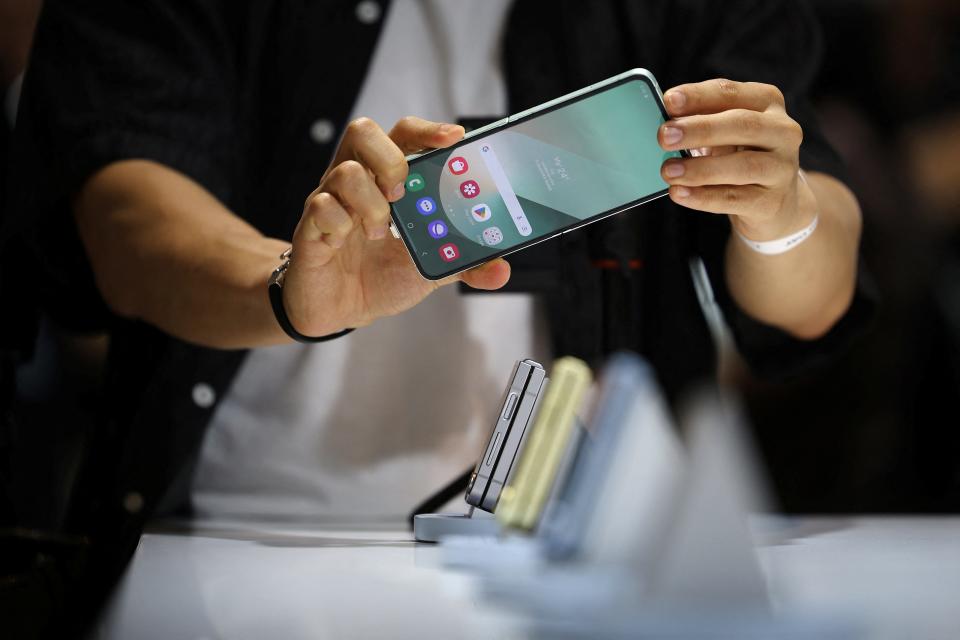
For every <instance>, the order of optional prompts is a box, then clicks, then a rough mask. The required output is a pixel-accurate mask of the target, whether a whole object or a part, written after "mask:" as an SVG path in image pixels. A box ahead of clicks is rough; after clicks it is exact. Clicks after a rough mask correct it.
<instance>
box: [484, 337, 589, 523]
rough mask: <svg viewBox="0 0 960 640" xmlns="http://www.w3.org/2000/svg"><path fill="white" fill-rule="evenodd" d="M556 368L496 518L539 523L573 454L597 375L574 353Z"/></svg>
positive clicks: (513, 521) (502, 521)
mask: <svg viewBox="0 0 960 640" xmlns="http://www.w3.org/2000/svg"><path fill="white" fill-rule="evenodd" d="M552 373H553V377H552V379H551V381H550V388H549V389H548V390H547V391H546V393H545V394H544V399H543V406H542V407H541V408H540V410H539V411H538V412H537V417H536V420H535V421H534V423H533V427H532V430H531V433H530V436H529V438H528V442H527V445H526V446H525V447H524V449H523V453H522V454H521V457H520V460H519V462H518V463H517V471H516V473H515V474H514V477H513V478H511V480H510V484H509V485H508V486H507V488H506V489H505V490H504V491H503V496H502V498H501V504H500V508H499V509H498V510H497V519H498V520H500V522H501V523H503V524H504V525H505V526H507V527H512V528H515V529H523V530H526V531H530V530H532V529H534V528H535V527H536V526H537V523H539V521H540V516H541V514H542V513H543V509H544V506H545V505H546V503H547V499H548V497H549V496H550V495H551V490H552V488H553V486H554V484H555V483H556V481H557V477H558V472H560V471H561V469H562V467H563V466H564V465H563V462H564V460H565V459H566V458H568V457H569V455H568V448H569V443H570V439H571V437H572V436H573V434H574V433H575V428H576V420H577V413H578V411H579V410H580V405H581V404H583V399H584V397H585V395H586V393H587V391H588V390H589V388H590V384H591V382H592V381H593V375H592V374H591V372H590V368H589V367H588V366H587V364H586V363H585V362H583V361H582V360H578V359H577V358H572V357H569V356H568V357H565V358H560V359H558V360H557V361H556V362H555V363H554V366H553V371H552Z"/></svg>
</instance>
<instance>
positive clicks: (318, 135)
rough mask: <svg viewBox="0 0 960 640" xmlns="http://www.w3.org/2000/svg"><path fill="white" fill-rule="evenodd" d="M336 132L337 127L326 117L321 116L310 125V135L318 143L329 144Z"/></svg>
mask: <svg viewBox="0 0 960 640" xmlns="http://www.w3.org/2000/svg"><path fill="white" fill-rule="evenodd" d="M336 133H337V129H336V127H334V126H333V123H332V122H330V121H329V120H327V119H326V118H321V119H319V120H317V121H316V122H314V123H313V124H312V125H310V137H311V138H312V139H313V141H314V142H316V143H317V144H329V143H330V142H332V141H333V136H334V135H336Z"/></svg>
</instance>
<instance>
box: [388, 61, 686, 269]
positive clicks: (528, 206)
mask: <svg viewBox="0 0 960 640" xmlns="http://www.w3.org/2000/svg"><path fill="white" fill-rule="evenodd" d="M665 118H666V114H665V112H664V110H663V107H662V103H661V101H660V98H659V95H658V93H657V90H656V89H655V88H654V86H653V85H652V84H651V83H650V81H649V80H648V79H647V78H645V77H643V76H639V75H632V76H629V77H627V78H624V79H623V80H620V81H618V82H616V83H613V84H610V85H607V86H604V87H601V88H598V89H596V90H595V91H592V92H589V93H586V94H584V95H581V96H577V97H576V98H574V99H572V100H571V101H569V102H566V101H565V102H562V103H560V104H558V105H554V106H552V107H551V108H549V109H546V110H543V111H538V112H537V113H534V114H532V115H529V116H526V117H523V118H520V119H518V120H517V121H516V122H510V123H508V124H506V125H504V126H503V127H501V128H497V129H495V130H493V131H490V132H485V133H483V134H481V135H479V136H477V137H475V138H468V139H465V140H464V141H462V142H460V143H458V144H457V145H454V146H453V147H449V148H447V149H439V150H437V151H434V152H430V153H428V154H425V155H423V156H420V157H418V158H415V159H414V160H412V161H411V162H410V172H409V175H408V177H407V181H406V194H405V195H404V197H403V198H401V199H400V200H399V201H397V202H396V203H394V205H393V215H394V222H395V224H396V227H397V228H398V230H399V232H400V234H401V236H402V237H403V238H404V242H406V244H407V248H408V249H409V250H410V253H411V254H412V255H413V256H414V261H415V262H416V263H417V266H418V268H419V269H420V272H421V273H422V274H423V275H424V276H425V277H427V278H431V279H436V278H441V277H444V276H446V275H450V274H452V273H455V272H458V271H461V270H463V269H466V268H469V267H472V266H475V265H477V264H480V263H482V262H486V261H488V260H491V259H492V258H494V257H497V256H500V255H504V254H506V253H510V252H512V251H515V250H517V249H519V248H522V247H524V246H528V245H531V244H534V243H536V242H538V241H540V240H543V239H545V238H548V237H550V236H553V235H556V234H557V233H559V232H561V231H564V230H566V229H569V228H572V227H576V226H580V225H582V224H584V223H586V222H590V221H591V220H596V219H600V218H602V217H604V216H605V215H608V214H610V213H612V212H615V211H619V210H622V209H625V208H627V207H629V206H632V205H634V204H639V203H640V202H643V201H645V200H648V199H651V198H653V197H656V196H659V195H662V194H663V193H664V192H665V191H666V189H667V184H666V183H665V182H664V181H663V179H662V178H661V177H660V165H661V164H662V163H663V161H664V160H665V159H667V158H669V157H677V156H679V155H680V154H679V153H677V152H666V151H664V150H663V149H661V148H660V145H659V144H658V143H657V129H658V127H659V126H660V125H661V124H662V123H663V122H664V121H665Z"/></svg>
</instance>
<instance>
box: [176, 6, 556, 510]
mask: <svg viewBox="0 0 960 640" xmlns="http://www.w3.org/2000/svg"><path fill="white" fill-rule="evenodd" d="M509 5H510V0H484V1H483V2H479V1H477V0H394V2H393V3H392V6H391V9H390V12H389V15H388V16H387V17H386V20H387V22H386V24H385V25H384V30H383V32H382V34H381V37H380V41H379V43H378V45H377V49H376V51H375V53H374V57H373V60H372V64H371V68H370V71H369V73H368V76H367V78H366V80H365V83H364V85H363V88H362V90H361V92H360V95H359V98H358V100H357V104H356V105H355V106H354V109H353V117H357V116H360V115H366V116H369V117H372V118H373V119H374V120H376V121H377V122H379V123H380V124H381V126H382V127H383V128H384V129H385V130H387V131H389V129H390V127H391V126H392V125H393V123H394V122H395V121H396V120H398V119H399V118H401V117H403V116H405V115H410V114H414V115H418V116H421V117H424V118H428V119H431V120H436V121H442V122H455V121H456V120H457V118H458V117H469V116H495V115H500V114H504V113H506V89H505V85H504V80H503V74H502V71H501V68H500V64H499V62H500V37H501V34H502V32H503V26H504V23H505V20H506V13H507V10H508V9H509ZM358 14H359V12H358ZM367 17H369V13H368V14H367ZM331 64H335V61H331ZM304 135H308V132H304ZM304 195H305V196H306V194H304ZM387 241H390V242H392V241H394V240H393V239H392V238H391V239H389V240H387ZM536 307H537V303H536V302H535V300H534V298H533V297H532V296H529V295H523V294H492V295H478V296H464V295H461V294H460V293H459V292H458V291H457V289H456V287H454V286H449V287H445V288H443V289H441V290H440V291H438V292H436V293H434V294H433V295H431V296H430V297H429V298H427V299H426V300H425V301H424V302H423V303H421V304H420V305H418V306H417V307H415V308H414V309H412V310H410V311H408V312H406V313H404V314H402V315H399V316H395V317H390V318H383V319H380V320H378V321H376V322H375V323H374V324H373V325H371V326H369V327H364V328H361V329H358V330H357V331H355V332H353V333H352V334H350V335H348V336H346V337H344V338H340V339H338V340H334V341H331V342H326V343H320V344H316V345H290V346H282V347H272V348H267V349H257V350H254V351H253V352H251V353H250V355H249V357H248V358H247V360H246V362H245V364H244V366H243V367H242V368H241V370H240V372H239V374H238V376H237V378H236V379H235V381H234V383H233V386H232V389H231V391H230V393H229V395H228V397H226V398H224V400H223V402H222V403H221V404H220V406H219V408H218V409H217V411H216V412H215V415H214V416H213V420H212V423H211V425H210V426H209V429H208V433H207V436H206V440H205V442H204V445H203V449H202V452H201V458H200V462H199V466H198V469H197V473H196V476H195V479H194V485H193V498H194V504H195V506H196V508H197V509H198V511H199V512H200V513H202V514H204V515H213V516H250V515H254V516H255V515H260V516H263V515H268V516H275V517H308V518H324V519H328V518H329V519H337V518H344V519H352V520H356V519H360V518H364V519H367V518H369V519H384V520H388V519H396V518H402V517H405V516H406V515H407V514H408V513H409V511H410V509H412V508H413V507H414V506H415V505H416V504H417V503H419V502H420V501H421V500H423V499H424V498H425V497H427V496H428V495H430V494H431V493H433V491H435V490H436V489H438V488H439V487H440V486H442V485H443V484H445V483H446V482H448V481H449V480H451V479H452V478H453V477H455V476H456V475H457V474H458V473H460V472H462V471H464V470H465V469H467V468H468V467H470V466H472V465H473V464H474V463H475V462H476V457H477V456H478V455H480V453H481V450H482V448H483V446H484V445H485V444H486V439H487V437H488V436H489V433H490V429H491V427H492V425H493V421H494V420H495V416H496V413H497V410H498V408H499V407H498V406H497V403H498V402H499V400H500V395H501V393H502V390H503V387H504V386H505V385H506V383H507V378H508V376H509V374H510V372H511V369H512V367H513V364H514V362H515V361H516V360H518V359H522V358H525V357H532V358H536V359H538V360H540V361H541V362H544V360H545V358H546V357H547V354H548V347H547V345H548V343H549V340H548V335H547V333H546V325H545V322H543V321H542V320H543V314H541V313H539V312H537V311H536V310H535V309H536ZM535 319H536V320H537V322H536V323H535ZM535 324H536V325H537V327H536V328H535Z"/></svg>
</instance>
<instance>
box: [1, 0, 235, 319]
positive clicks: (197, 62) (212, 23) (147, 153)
mask: <svg viewBox="0 0 960 640" xmlns="http://www.w3.org/2000/svg"><path fill="white" fill-rule="evenodd" d="M225 15H228V13H227V12H225V11H223V9H222V8H219V7H217V6H216V4H215V3H214V2H211V1H200V2H190V3H186V2H184V3H179V2H163V1H162V0H138V1H137V2H125V1H123V0H48V2H46V3H45V6H44V10H43V13H42V15H41V17H40V21H39V24H38V27H37V33H36V39H35V44H34V49H33V54H32V57H31V60H30V64H29V69H28V71H27V74H26V77H25V81H24V87H23V95H22V99H21V105H20V110H19V115H18V121H17V126H16V131H15V137H14V144H13V149H12V158H14V159H15V160H14V162H13V167H14V168H13V178H12V179H13V181H14V182H13V184H14V185H15V186H16V188H15V189H14V190H12V191H13V193H14V197H13V199H12V203H11V204H12V206H11V209H12V210H11V216H12V217H14V218H15V221H14V225H15V226H14V231H13V232H12V234H11V235H17V236H18V237H19V238H21V239H22V240H23V241H24V242H25V243H26V244H28V245H30V246H31V247H32V248H33V253H34V255H35V256H36V259H37V261H38V262H37V265H36V268H37V269H39V270H40V271H41V272H42V275H43V278H44V285H43V286H44V288H45V289H47V291H46V295H44V296H43V297H44V298H45V301H46V303H47V306H48V307H49V306H53V307H57V306H60V307H63V309H62V311H63V313H62V314H58V313H57V310H56V309H53V310H52V311H53V314H54V316H55V317H56V316H57V315H60V316H61V317H62V318H64V319H68V320H69V321H70V322H74V323H75V322H81V323H83V320H82V317H83V316H84V314H83V313H82V312H78V307H79V308H80V309H83V308H89V307H91V306H95V305H91V299H92V298H95V299H96V300H99V296H98V295H97V294H96V289H95V287H94V286H93V283H92V282H93V281H92V276H91V274H90V269H89V266H88V264H87V261H86V259H85V256H84V254H83V250H82V247H81V245H80V243H79V240H78V238H77V235H76V229H75V227H74V224H73V219H72V215H71V211H70V203H71V199H72V198H73V197H74V196H75V195H76V193H77V191H78V190H79V189H80V188H81V187H82V185H83V184H84V182H85V181H86V180H87V179H88V178H89V177H90V176H91V175H92V174H94V173H95V172H96V171H98V170H99V169H101V168H103V167H105V166H106V165H108V164H110V163H112V162H115V161H119V160H124V159H133V158H137V159H147V160H153V161H156V162H160V163H162V164H164V165H167V166H169V167H171V168H173V169H175V170H178V171H180V172H182V173H184V174H186V175H187V176H189V177H191V178H193V179H194V180H196V181H197V182H199V183H200V184H202V185H203V186H204V187H205V188H206V189H208V190H209V191H211V192H212V193H213V194H214V195H215V196H217V197H219V198H220V199H222V200H227V199H228V198H229V196H230V189H231V184H232V180H231V170H232V169H231V167H232V166H233V164H234V159H235V158H236V157H237V148H236V147H237V144H236V135H235V131H234V130H235V113H234V105H235V103H236V100H235V94H236V92H237V86H236V85H237V81H236V72H235V68H236V66H235V58H236V52H235V51H234V47H233V46H232V45H231V44H230V42H231V39H230V37H229V29H230V25H229V24H228V23H227V22H226V20H225V18H224V16H225Z"/></svg>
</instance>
